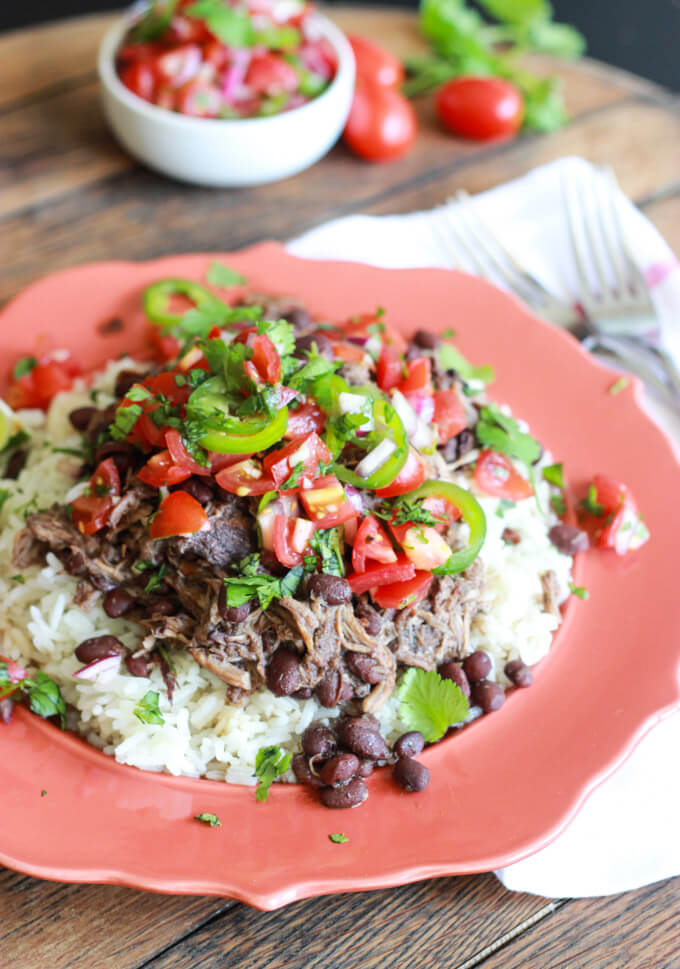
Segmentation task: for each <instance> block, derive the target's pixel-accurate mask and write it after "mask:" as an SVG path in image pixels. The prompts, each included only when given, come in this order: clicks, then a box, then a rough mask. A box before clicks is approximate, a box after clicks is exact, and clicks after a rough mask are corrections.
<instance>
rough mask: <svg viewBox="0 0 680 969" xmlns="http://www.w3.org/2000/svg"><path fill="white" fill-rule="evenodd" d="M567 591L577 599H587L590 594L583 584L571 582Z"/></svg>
mask: <svg viewBox="0 0 680 969" xmlns="http://www.w3.org/2000/svg"><path fill="white" fill-rule="evenodd" d="M569 591H570V592H571V594H572V595H575V596H578V597H579V599H587V598H588V596H589V595H590V593H589V592H588V590H587V589H586V587H585V586H584V585H573V583H571V582H570V583H569Z"/></svg>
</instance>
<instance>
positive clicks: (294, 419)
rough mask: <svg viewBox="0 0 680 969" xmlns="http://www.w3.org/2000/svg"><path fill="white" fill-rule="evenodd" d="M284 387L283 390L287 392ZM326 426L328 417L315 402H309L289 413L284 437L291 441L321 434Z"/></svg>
mask: <svg viewBox="0 0 680 969" xmlns="http://www.w3.org/2000/svg"><path fill="white" fill-rule="evenodd" d="M287 389H288V388H287V387H283V388H282V390H287ZM325 425H326V415H325V414H324V412H323V411H322V410H321V408H320V407H319V405H318V404H317V403H316V401H315V400H311V399H310V400H308V401H306V402H305V403H304V404H302V405H301V406H300V407H298V408H297V409H296V410H289V411H288V426H287V427H286V433H285V435H284V437H286V438H288V439H290V438H293V437H301V436H302V435H303V434H309V432H310V431H316V433H317V434H320V433H321V431H322V430H323V429H324V427H325Z"/></svg>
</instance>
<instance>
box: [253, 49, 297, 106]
mask: <svg viewBox="0 0 680 969" xmlns="http://www.w3.org/2000/svg"><path fill="white" fill-rule="evenodd" d="M299 83H300V82H299V79H298V76H297V71H296V70H295V68H294V67H292V66H291V65H290V64H289V63H288V62H287V61H284V60H283V58H282V57H279V56H278V55H276V54H272V53H269V52H267V53H265V54H255V55H254V56H253V57H252V58H251V61H250V64H249V65H248V71H247V73H246V77H245V84H246V86H247V87H249V88H250V89H251V91H254V92H255V93H256V94H266V95H269V96H271V95H274V94H284V93H285V92H293V91H297V89H298V85H299Z"/></svg>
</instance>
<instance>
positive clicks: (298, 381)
mask: <svg viewBox="0 0 680 969" xmlns="http://www.w3.org/2000/svg"><path fill="white" fill-rule="evenodd" d="M307 356H308V358H309V359H308V360H307V363H305V364H303V366H302V367H301V368H300V369H299V370H297V371H296V372H295V373H294V374H292V376H291V377H290V378H289V380H288V386H289V387H292V388H293V390H303V391H305V392H306V391H307V390H308V386H307V385H308V384H310V383H312V382H313V381H320V378H322V377H328V376H330V375H331V374H334V373H335V371H336V370H338V369H339V368H340V367H341V366H342V361H341V360H326V358H325V357H322V356H319V354H318V353H317V354H315V353H313V352H309V353H308V354H307ZM324 391H328V392H330V388H329V387H327V386H326V385H325V384H321V383H320V384H319V386H318V387H316V386H315V387H314V388H313V391H312V394H313V396H314V397H316V398H317V400H318V401H319V404H320V405H321V407H323V409H324V410H330V409H331V403H332V402H333V401H334V399H335V396H336V393H333V395H332V397H331V398H330V400H328V399H327V397H322V394H323V392H324ZM324 399H326V403H327V404H328V407H324Z"/></svg>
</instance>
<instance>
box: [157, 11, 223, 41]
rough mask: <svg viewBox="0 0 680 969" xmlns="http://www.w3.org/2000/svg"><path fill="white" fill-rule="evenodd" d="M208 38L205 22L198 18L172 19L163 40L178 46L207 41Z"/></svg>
mask: <svg viewBox="0 0 680 969" xmlns="http://www.w3.org/2000/svg"><path fill="white" fill-rule="evenodd" d="M210 36H211V35H210V32H209V30H208V28H207V26H206V24H205V22H204V21H203V20H200V19H199V18H198V17H173V18H172V21H171V22H170V26H169V27H168V30H167V32H166V34H165V35H164V40H168V41H171V42H173V43H180V44H186V43H188V42H189V41H194V42H198V43H200V42H201V41H206V40H208V39H209V38H210ZM213 43H214V41H213Z"/></svg>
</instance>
